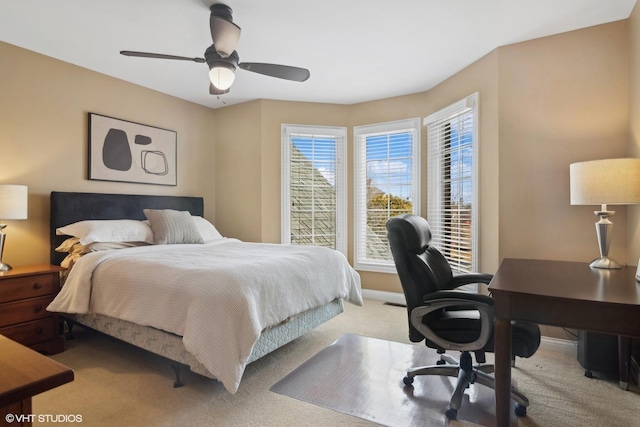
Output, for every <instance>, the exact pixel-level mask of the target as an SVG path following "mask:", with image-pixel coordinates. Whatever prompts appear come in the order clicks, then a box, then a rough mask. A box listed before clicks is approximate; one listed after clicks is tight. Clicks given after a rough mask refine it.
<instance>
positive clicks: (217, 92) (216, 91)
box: [209, 84, 229, 95]
mask: <svg viewBox="0 0 640 427" xmlns="http://www.w3.org/2000/svg"><path fill="white" fill-rule="evenodd" d="M228 92H229V89H225V90H220V89H218V88H217V87H215V86H214V85H212V84H209V93H210V94H211V95H224V94H225V93H228Z"/></svg>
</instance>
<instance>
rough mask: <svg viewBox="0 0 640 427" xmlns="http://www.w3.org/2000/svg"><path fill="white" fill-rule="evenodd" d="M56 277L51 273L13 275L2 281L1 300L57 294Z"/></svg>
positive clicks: (0, 282)
mask: <svg viewBox="0 0 640 427" xmlns="http://www.w3.org/2000/svg"><path fill="white" fill-rule="evenodd" d="M56 287H57V281H56V278H55V277H54V276H53V275H51V274H36V275H31V276H24V277H12V278H7V279H4V280H2V281H0V302H9V301H15V300H19V299H25V298H33V297H39V296H43V295H51V294H55V293H56V292H57V291H58V289H56Z"/></svg>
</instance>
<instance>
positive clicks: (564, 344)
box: [362, 289, 577, 356]
mask: <svg viewBox="0 0 640 427" xmlns="http://www.w3.org/2000/svg"><path fill="white" fill-rule="evenodd" d="M362 297H363V298H365V299H373V300H377V301H384V302H389V303H392V304H399V305H406V304H407V300H406V299H405V297H404V294H402V293H400V292H387V291H376V290H373V289H362ZM540 349H541V350H545V351H554V352H557V353H563V354H567V355H570V356H576V354H577V343H576V341H571V340H564V339H560V338H551V337H542V339H541V340H540Z"/></svg>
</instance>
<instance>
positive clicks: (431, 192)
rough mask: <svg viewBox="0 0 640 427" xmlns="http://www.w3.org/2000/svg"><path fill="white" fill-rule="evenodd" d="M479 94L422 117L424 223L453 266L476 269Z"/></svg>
mask: <svg viewBox="0 0 640 427" xmlns="http://www.w3.org/2000/svg"><path fill="white" fill-rule="evenodd" d="M477 108H478V94H477V93H476V94H474V95H471V96H469V97H467V98H465V99H463V100H461V101H458V102H456V103H455V104H453V105H451V106H449V107H447V108H445V109H443V110H441V111H439V112H437V113H434V114H432V115H430V116H429V117H427V118H425V120H424V124H425V125H426V126H427V221H429V225H430V226H431V231H432V233H433V240H432V244H433V245H434V246H435V247H437V248H438V249H439V250H440V251H441V252H442V253H443V255H444V256H445V257H446V258H447V260H449V263H450V264H451V267H452V268H453V269H454V270H457V271H461V272H472V271H477V267H478V256H477V241H478V197H477V194H478V190H477V187H478V185H477V184H478V154H477V153H478V137H477V129H478V126H477Z"/></svg>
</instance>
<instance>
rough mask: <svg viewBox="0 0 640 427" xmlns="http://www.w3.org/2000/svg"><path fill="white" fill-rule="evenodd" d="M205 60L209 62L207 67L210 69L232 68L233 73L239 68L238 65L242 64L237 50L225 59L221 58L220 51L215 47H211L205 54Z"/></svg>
mask: <svg viewBox="0 0 640 427" xmlns="http://www.w3.org/2000/svg"><path fill="white" fill-rule="evenodd" d="M204 59H205V61H207V65H208V66H209V69H212V68H213V67H214V66H223V67H227V68H230V69H231V70H232V71H235V70H236V68H237V67H238V63H239V62H240V57H239V56H238V52H236V51H235V50H234V51H233V52H231V55H229V56H227V57H226V58H223V57H222V56H220V54H219V53H218V51H217V50H216V46H215V45H213V44H212V45H211V46H209V48H208V49H207V50H206V51H205V52H204Z"/></svg>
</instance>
